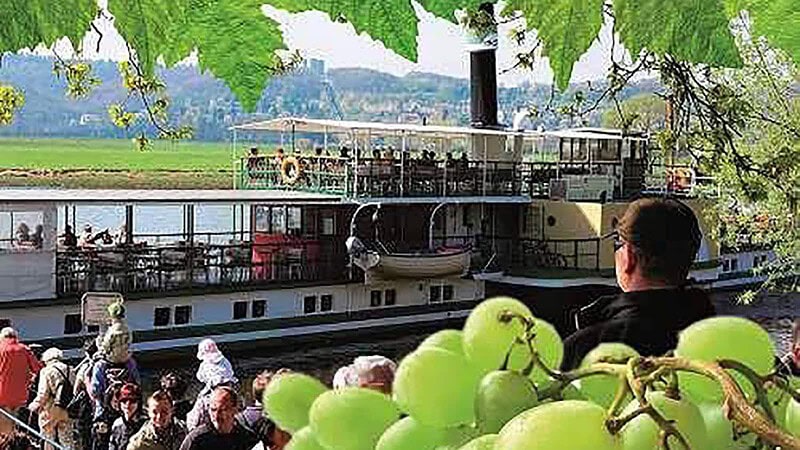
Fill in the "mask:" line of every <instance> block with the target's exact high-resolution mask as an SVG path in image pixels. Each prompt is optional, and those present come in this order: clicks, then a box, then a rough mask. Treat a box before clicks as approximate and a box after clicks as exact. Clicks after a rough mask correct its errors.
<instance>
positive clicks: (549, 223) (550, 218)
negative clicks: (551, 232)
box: [547, 216, 556, 227]
mask: <svg viewBox="0 0 800 450" xmlns="http://www.w3.org/2000/svg"><path fill="white" fill-rule="evenodd" d="M547 226H548V227H554V226H556V218H555V217H553V216H547Z"/></svg>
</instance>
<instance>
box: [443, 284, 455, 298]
mask: <svg viewBox="0 0 800 450" xmlns="http://www.w3.org/2000/svg"><path fill="white" fill-rule="evenodd" d="M452 299H453V285H452V284H446V285H444V286H442V300H444V301H449V300H452Z"/></svg>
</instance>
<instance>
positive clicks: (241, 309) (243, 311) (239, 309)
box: [233, 302, 249, 320]
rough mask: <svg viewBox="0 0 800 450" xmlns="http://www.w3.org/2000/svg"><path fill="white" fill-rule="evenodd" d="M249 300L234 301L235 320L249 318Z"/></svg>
mask: <svg viewBox="0 0 800 450" xmlns="http://www.w3.org/2000/svg"><path fill="white" fill-rule="evenodd" d="M248 306H249V305H248V304H247V302H233V320H239V319H246V318H247V307H248Z"/></svg>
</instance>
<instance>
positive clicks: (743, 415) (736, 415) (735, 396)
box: [639, 357, 800, 450]
mask: <svg viewBox="0 0 800 450" xmlns="http://www.w3.org/2000/svg"><path fill="white" fill-rule="evenodd" d="M639 363H640V364H639V365H640V368H639V369H640V370H642V371H644V372H649V371H652V370H655V369H656V368H659V367H665V368H667V369H671V370H676V371H684V372H691V373H696V374H699V375H703V376H705V377H707V378H710V379H713V380H715V381H716V382H718V383H719V384H720V387H721V388H722V392H723V394H724V396H725V399H724V401H723V411H724V413H725V416H726V417H727V418H728V419H729V420H732V421H734V422H737V423H739V424H741V425H743V426H744V427H745V428H747V429H748V430H750V431H752V432H753V433H755V434H756V435H758V436H759V437H760V438H762V439H763V440H765V441H767V442H768V443H769V444H771V445H773V446H780V447H781V448H782V449H783V450H800V438H797V437H795V436H792V435H790V434H788V433H787V432H785V431H783V430H781V429H780V428H779V427H777V426H776V425H775V424H774V423H773V422H771V421H770V420H769V418H768V417H767V416H765V415H764V413H762V412H761V411H759V410H758V409H757V408H755V407H754V406H753V405H751V404H750V402H748V401H747V398H746V397H745V396H744V393H742V389H741V388H740V387H739V385H738V384H737V383H736V380H734V378H733V377H732V376H731V374H729V373H728V372H727V371H726V370H725V368H724V367H723V366H722V365H721V364H720V363H718V362H707V361H696V360H690V359H685V358H677V357H654V358H641V359H640V360H639ZM743 375H744V376H746V377H747V376H748V375H747V374H743ZM759 378H761V377H759ZM752 381H754V383H753V384H754V385H755V384H756V383H759V382H760V380H752ZM654 420H655V419H654Z"/></svg>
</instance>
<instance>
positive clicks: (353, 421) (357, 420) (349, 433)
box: [308, 387, 400, 450]
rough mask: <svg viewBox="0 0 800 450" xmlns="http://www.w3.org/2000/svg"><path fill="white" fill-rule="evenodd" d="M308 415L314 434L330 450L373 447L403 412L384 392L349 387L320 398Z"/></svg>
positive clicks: (364, 449) (371, 448)
mask: <svg viewBox="0 0 800 450" xmlns="http://www.w3.org/2000/svg"><path fill="white" fill-rule="evenodd" d="M308 415H309V419H310V425H311V429H312V430H314V435H315V436H316V437H317V440H318V441H319V443H320V444H322V446H323V447H325V448H327V449H328V450H373V449H374V448H375V444H377V443H378V439H380V437H381V435H382V434H383V433H384V431H386V429H387V428H389V426H391V425H392V424H393V423H394V422H395V421H397V419H398V417H399V416H400V411H399V410H398V409H397V405H395V404H394V402H392V400H391V399H390V398H389V397H387V396H386V395H384V394H381V393H380V392H377V391H373V390H371V389H365V388H356V387H348V388H343V389H336V390H333V391H328V392H325V393H324V394H322V395H320V396H319V397H317V399H316V400H315V401H314V404H313V405H311V411H310V412H309V414H308Z"/></svg>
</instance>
